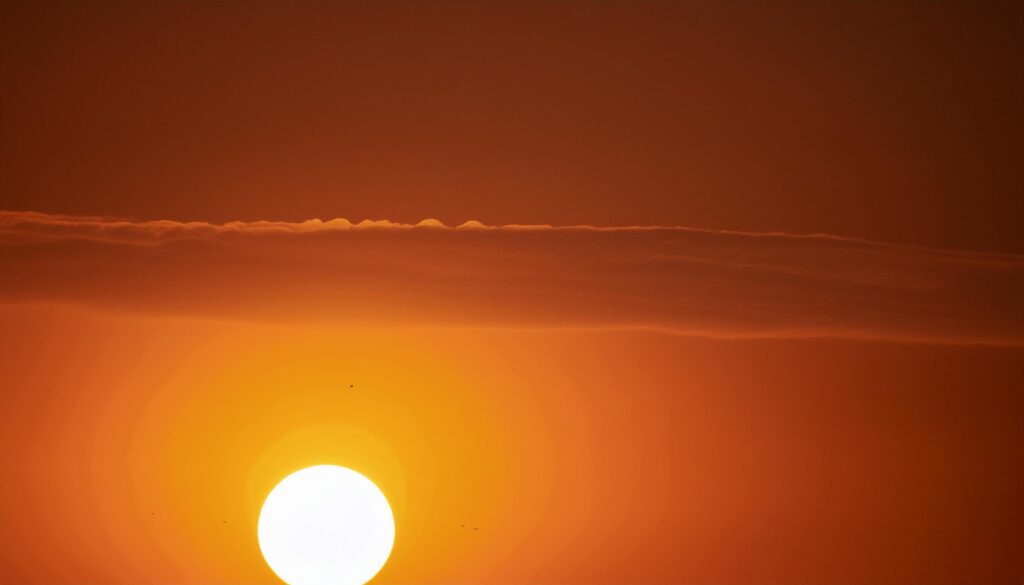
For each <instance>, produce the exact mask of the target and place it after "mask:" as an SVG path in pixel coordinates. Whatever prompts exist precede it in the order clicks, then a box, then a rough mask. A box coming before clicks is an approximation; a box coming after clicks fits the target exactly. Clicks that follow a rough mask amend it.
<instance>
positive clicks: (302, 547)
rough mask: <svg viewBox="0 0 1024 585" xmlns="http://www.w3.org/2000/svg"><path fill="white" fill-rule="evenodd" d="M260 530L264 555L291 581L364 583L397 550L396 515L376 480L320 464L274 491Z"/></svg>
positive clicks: (314, 584) (339, 584) (306, 583)
mask: <svg viewBox="0 0 1024 585" xmlns="http://www.w3.org/2000/svg"><path fill="white" fill-rule="evenodd" d="M257 532H258V538H259V543H260V550H261V551H262V552H263V558H265V559H266V560H267V564H269V565H270V568H271V569H273V571H274V573H276V574H277V576H278V577H280V578H281V580H282V581H284V582H285V583H288V585H363V584H364V583H366V582H367V581H369V580H370V579H372V578H373V576H374V575H376V574H377V572H378V571H380V569H381V567H383V566H384V563H385V562H386V561H387V560H388V556H389V555H390V554H391V547H392V546H393V545H394V543H395V520H394V517H393V516H392V515H391V507H390V506H389V505H388V501H387V498H385V497H384V494H383V493H382V492H381V491H380V489H378V488H377V486H376V485H374V484H373V482H372V481H370V480H369V479H367V478H366V477H364V476H362V475H361V474H359V473H357V472H355V471H352V470H351V469H348V468H345V467H339V466H336V465H317V466H316V467H308V468H306V469H302V470H300V471H296V472H295V473H293V474H291V475H289V476H288V477H286V478H284V479H283V480H281V483H279V484H277V486H276V487H275V488H274V489H273V490H271V492H270V495H269V496H267V500H266V501H265V502H264V503H263V509H262V510H261V511H260V521H259V527H258V529H257Z"/></svg>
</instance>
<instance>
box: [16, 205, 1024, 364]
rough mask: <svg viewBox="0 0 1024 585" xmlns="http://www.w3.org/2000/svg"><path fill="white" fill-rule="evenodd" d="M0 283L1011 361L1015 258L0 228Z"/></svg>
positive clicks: (259, 225)
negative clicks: (818, 341) (882, 346)
mask: <svg viewBox="0 0 1024 585" xmlns="http://www.w3.org/2000/svg"><path fill="white" fill-rule="evenodd" d="M0 281H2V282H3V283H4V284H3V286H0V301H3V302H7V303H22V302H63V303H74V304H85V305H88V306H94V307H102V308H105V309H113V310H121V311H131V312H142V313H154V314H173V315H181V314H184V315H192V316H203V317H217V318H231V319H247V320H273V321H281V320H284V321H299V322H303V323H324V324H330V325H348V326H392V325H400V326H437V325H445V326H458V327H484V328H489V327H499V328H542V329H558V328H575V329H578V328H582V329H603V330H607V329H620V328H622V329H645V330H654V331H661V332H666V333H674V334H684V335H702V336H709V337H717V338H796V337H799V338H805V337H840V338H851V339H879V340H897V341H908V342H928V343H982V344H990V345H1010V346H1020V345H1024V308H1022V304H1024V303H1022V301H1021V299H1022V298H1024V257H1022V256H1020V255H1013V254H995V253H984V252H964V251H955V250H939V249H930V248H922V247H917V246H907V245H899V244H889V243H880V242H871V241H866V240H859V239H856V238H846V237H841V236H833V235H827V234H809V235H796V234H785V233H744V232H734V231H714V230H703V229H694V228H685V227H670V226H622V227H597V226H544V225H538V226H524V225H505V226H487V225H483V224H480V223H478V222H467V223H466V224H463V225H461V226H455V227H450V226H445V225H443V224H441V223H440V222H437V221H435V220H425V221H424V222H420V223H419V224H402V223H395V222H390V221H362V222H355V223H353V222H351V221H348V220H345V219H334V220H330V221H321V220H308V221H304V222H285V221H250V222H241V221H239V222H228V223H225V224H212V223H207V222H179V221H168V220H160V221H136V220H128V219H118V218H105V217H96V216H71V215H53V214H43V213H36V212H11V211H3V212H0Z"/></svg>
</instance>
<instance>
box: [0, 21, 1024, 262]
mask: <svg viewBox="0 0 1024 585" xmlns="http://www.w3.org/2000/svg"><path fill="white" fill-rule="evenodd" d="M1022 38H1024V36H1022V17H1021V5H1020V3H1019V2H943V3H935V2H902V1H901V2H852V1H851V2H847V1H839V2H770V3H767V2H766V3H754V2H745V3H737V2H692V3H683V2H515V3H492V2H429V3H426V2H374V3H341V2H301V3H281V2H239V3H226V2H217V3H176V2H145V3H114V2H86V1H76V2H12V1H5V2H4V3H3V4H2V5H0V71H2V75H0V127H2V129H3V132H2V134H0V209H15V210H36V211H44V212H59V213H89V214H103V215H116V216H131V217H138V218H144V219H156V218H168V219H180V220H185V219H202V220H208V221H226V220H235V219H243V220H246V219H267V218H273V219H284V220H301V219H306V218H309V217H325V218H326V217H335V216H342V217H348V218H350V219H354V220H358V219H362V218H388V219H392V220H395V221H407V222H408V221H418V220H420V219H422V218H424V217H436V218H438V219H441V220H443V221H445V222H447V223H451V224H458V223H460V222H462V221H464V220H466V219H471V218H472V219H479V220H481V221H484V222H485V223H516V222H518V223H555V224H572V223H591V224H598V225H623V224H670V225H686V226H694V227H704V228H713V229H742V230H752V231H765V230H783V231H790V232H830V233H837V234H842V235H851V236H861V237H868V238H872V239H880V240H888V241H897V242H908V243H920V244H927V245H935V246H943V247H954V248H969V249H981V250H993V251H1019V250H1020V249H1021V248H1022V243H1024V236H1022V234H1024V209H1022V205H1021V193H1022V191H1024V173H1022V172H1021V166H1020V164H1019V163H1020V161H1021V159H1022V157H1024V115H1022V103H1024V89H1022V88H1024V81H1022V80H1024V75H1022V73H1021V72H1022V55H1024V40H1022Z"/></svg>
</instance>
